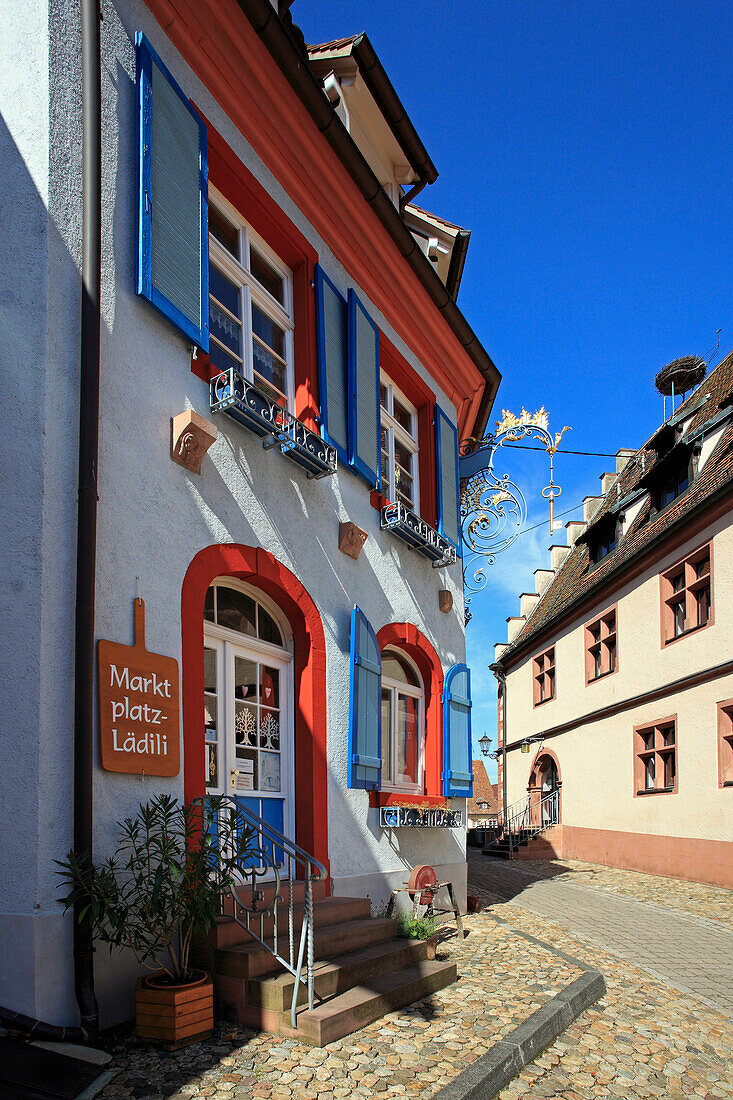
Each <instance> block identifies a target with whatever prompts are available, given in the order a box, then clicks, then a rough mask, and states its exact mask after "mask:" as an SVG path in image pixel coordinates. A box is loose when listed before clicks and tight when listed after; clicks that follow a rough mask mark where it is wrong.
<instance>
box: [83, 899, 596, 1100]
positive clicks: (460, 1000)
mask: <svg viewBox="0 0 733 1100" xmlns="http://www.w3.org/2000/svg"><path fill="white" fill-rule="evenodd" d="M465 925H466V928H467V930H468V936H467V938H466V939H465V940H463V941H462V942H461V941H459V940H458V938H457V935H456V933H455V927H454V926H453V925H452V924H451V925H446V927H445V929H444V933H443V934H444V935H445V936H446V937H447V938H445V939H444V940H443V942H441V945H440V949H439V954H438V957H439V958H440V957H441V956H443V957H446V958H451V959H454V960H455V961H456V962H457V964H458V972H459V975H460V980H459V981H458V982H456V983H455V984H454V985H452V986H449V987H448V988H447V989H443V990H441V991H440V992H439V993H435V994H433V995H432V996H430V997H427V998H425V999H424V1000H422V1001H418V1002H417V1003H416V1004H414V1005H411V1006H409V1007H408V1008H405V1009H401V1010H400V1011H398V1012H392V1013H390V1014H389V1015H387V1016H384V1017H383V1018H382V1019H381V1020H377V1021H375V1022H374V1023H373V1024H370V1025H369V1026H368V1027H366V1028H364V1029H363V1030H362V1031H359V1032H357V1033H356V1034H355V1035H351V1036H347V1037H346V1038H344V1039H342V1040H340V1041H338V1042H336V1043H331V1044H329V1046H328V1047H325V1048H323V1049H320V1050H319V1049H315V1048H313V1047H309V1046H305V1045H303V1044H301V1043H297V1042H295V1041H294V1040H291V1039H280V1038H277V1037H275V1036H272V1035H261V1034H257V1033H255V1032H252V1031H249V1030H246V1029H243V1028H235V1027H224V1028H219V1029H218V1035H217V1039H216V1041H215V1040H211V1041H210V1042H208V1043H201V1044H197V1045H195V1046H192V1047H188V1048H186V1049H184V1050H182V1051H178V1052H176V1053H173V1054H166V1053H163V1052H161V1051H159V1050H155V1049H153V1048H151V1047H148V1046H145V1045H142V1044H138V1043H137V1041H136V1040H135V1038H134V1036H129V1035H128V1036H123V1037H121V1038H120V1039H119V1040H118V1041H117V1042H116V1044H114V1045H113V1047H112V1048H111V1049H112V1051H113V1054H114V1057H115V1062H116V1064H117V1066H118V1067H119V1068H120V1073H119V1074H118V1076H117V1077H115V1078H114V1080H113V1081H111V1082H110V1083H109V1084H108V1085H107V1086H106V1088H105V1089H104V1090H103V1091H102V1093H100V1096H101V1097H102V1098H103V1100H113V1098H115V1100H129V1098H132V1097H135V1098H136V1100H142V1098H143V1097H146V1098H153V1097H169V1096H174V1097H184V1096H185V1097H204V1096H206V1097H212V1098H214V1100H245V1098H246V1100H250V1098H257V1100H265V1098H272V1100H288V1098H290V1097H297V1098H298V1100H301V1098H302V1100H311V1098H315V1097H318V1098H319V1100H320V1098H323V1100H331V1098H332V1100H340V1098H342V1097H344V1098H345V1097H351V1096H354V1097H359V1098H361V1097H371V1096H379V1097H380V1100H392V1098H395V1097H399V1096H404V1095H405V1094H409V1095H413V1094H417V1093H419V1094H420V1095H421V1096H422V1097H429V1096H432V1095H434V1093H436V1092H437V1091H438V1090H439V1089H440V1088H442V1087H443V1086H444V1085H446V1084H448V1082H449V1081H451V1080H453V1078H454V1077H456V1076H457V1074H459V1073H460V1072H461V1071H462V1070H463V1069H465V1068H466V1066H468V1065H469V1063H471V1062H474V1061H475V1060H476V1059H477V1058H479V1057H480V1056H481V1055H482V1054H485V1053H486V1052H487V1051H488V1050H489V1049H490V1048H491V1046H492V1045H493V1044H494V1043H495V1042H496V1041H497V1040H498V1039H501V1038H502V1037H503V1036H505V1035H506V1034H507V1033H508V1032H509V1031H511V1030H512V1029H513V1028H514V1027H516V1026H518V1024H520V1023H522V1022H523V1021H524V1020H526V1019H527V1017H528V1016H530V1015H531V1014H532V1013H533V1012H534V1011H536V1009H538V1008H539V1007H540V1006H541V1005H543V1004H544V1003H545V1002H546V1001H548V1000H549V999H550V998H551V997H553V996H554V995H555V994H556V993H558V992H559V991H560V990H562V989H564V988H565V987H566V986H568V985H569V984H570V982H572V981H573V980H574V979H575V978H576V977H578V976H579V975H580V973H581V970H580V969H579V968H577V967H575V966H573V965H571V964H569V963H568V962H566V961H565V960H564V959H562V958H559V957H558V956H557V955H555V954H554V953H553V952H550V951H545V950H543V949H542V948H541V947H539V946H537V945H535V944H531V943H528V941H527V940H525V939H524V938H522V937H520V936H518V935H517V934H516V933H515V932H514V931H513V930H512V929H511V928H507V927H505V926H503V925H500V924H497V923H496V921H494V920H493V919H492V918H491V916H490V915H489V914H488V913H480V914H476V915H474V916H469V917H467V918H465ZM449 930H450V931H449Z"/></svg>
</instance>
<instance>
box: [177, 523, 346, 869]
mask: <svg viewBox="0 0 733 1100" xmlns="http://www.w3.org/2000/svg"><path fill="white" fill-rule="evenodd" d="M222 576H226V577H238V578H239V579H240V580H243V581H246V582H247V583H248V584H251V585H254V586H255V587H256V588H259V589H261V590H262V591H263V592H265V593H266V594H267V595H268V596H270V597H271V598H272V599H273V600H274V601H275V602H276V603H277V605H278V607H280V608H281V609H282V611H283V612H284V614H285V615H286V617H287V619H288V621H289V623H290V626H291V628H292V631H293V642H294V647H293V648H294V654H293V657H294V660H293V664H294V671H293V680H294V688H295V773H296V777H297V778H296V788H295V821H296V836H295V839H296V841H297V843H298V844H300V846H301V847H302V848H304V849H305V850H306V852H309V853H310V854H311V855H314V856H315V857H316V859H319V860H320V861H321V862H322V863H325V864H326V866H328V811H327V801H328V773H327V767H326V639H325V635H324V633H323V624H322V622H321V617H320V615H319V613H318V609H317V608H316V605H315V603H314V602H313V600H312V599H311V597H310V595H309V594H308V592H307V591H306V589H305V588H304V587H303V585H302V584H301V583H300V581H299V580H298V579H297V577H295V576H294V574H293V573H291V572H290V570H289V569H286V567H285V566H284V565H281V564H280V562H279V561H277V559H276V558H274V557H273V555H272V554H270V553H268V552H267V551H266V550H262V549H258V548H257V547H253V546H239V545H236V544H229V545H218V544H217V545H214V546H207V547H206V549H205V550H201V551H200V552H199V553H198V554H197V555H196V557H195V558H194V559H193V561H192V562H191V564H190V565H189V567H188V570H187V571H186V576H185V578H184V581H183V589H182V592H181V633H182V683H183V691H182V696H181V698H182V708H183V750H184V772H183V783H184V793H185V798H186V801H187V802H190V801H191V799H193V798H197V797H199V796H201V795H203V794H205V792H206V788H205V779H204V725H203V717H202V716H203V711H202V702H201V701H202V699H203V691H204V599H205V596H206V592H207V590H208V588H209V585H210V584H211V583H212V581H213V580H214V579H215V578H216V577H222Z"/></svg>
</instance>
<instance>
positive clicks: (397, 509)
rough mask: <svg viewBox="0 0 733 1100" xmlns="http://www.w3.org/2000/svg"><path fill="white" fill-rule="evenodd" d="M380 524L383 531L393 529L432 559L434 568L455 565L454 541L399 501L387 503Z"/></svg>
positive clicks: (398, 535) (408, 543)
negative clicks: (451, 541)
mask: <svg viewBox="0 0 733 1100" xmlns="http://www.w3.org/2000/svg"><path fill="white" fill-rule="evenodd" d="M380 526H381V528H382V530H383V531H392V533H393V534H395V535H396V536H397V538H399V539H402V541H403V542H406V543H407V545H408V546H411V547H412V549H413V550H417V551H418V553H420V554H422V555H423V557H426V558H428V559H429V560H430V561H432V563H433V568H434V569H442V568H443V566H446V565H453V563H454V562H455V560H456V549H455V547H454V546H453V545H452V543H450V542H449V541H448V539H446V538H443V536H442V535H439V534H438V532H437V531H436V530H435V528H434V527H431V526H430V524H429V523H426V522H425V520H424V519H420V517H419V516H416V515H415V513H414V512H411V511H410V510H409V509H408V508H405V506H404V504H402V503H400V502H399V501H398V502H397V504H387V505H385V507H384V508H383V509H382V512H381V517H380Z"/></svg>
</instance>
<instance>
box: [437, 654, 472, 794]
mask: <svg viewBox="0 0 733 1100" xmlns="http://www.w3.org/2000/svg"><path fill="white" fill-rule="evenodd" d="M471 758H472V754H471V673H470V671H469V669H468V667H467V665H453V667H452V668H449V669H448V672H447V673H446V676H445V680H444V682H443V772H442V776H441V778H442V780H443V794H444V795H445V797H446V798H451V797H453V798H471V797H472V795H473V766H472V763H471Z"/></svg>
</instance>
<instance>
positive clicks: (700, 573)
mask: <svg viewBox="0 0 733 1100" xmlns="http://www.w3.org/2000/svg"><path fill="white" fill-rule="evenodd" d="M709 572H710V558H709V557H707V555H706V556H705V557H704V558H700V560H699V561H696V562H695V576H696V577H697V579H698V580H699V579H700V577H704V576H705V574H706V573H709Z"/></svg>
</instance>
